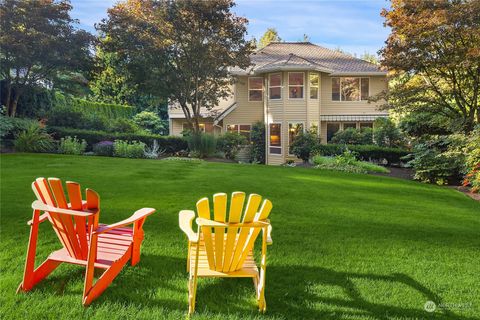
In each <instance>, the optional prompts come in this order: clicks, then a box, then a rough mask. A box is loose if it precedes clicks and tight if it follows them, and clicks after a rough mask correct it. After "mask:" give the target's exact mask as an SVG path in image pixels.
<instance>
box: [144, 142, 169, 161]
mask: <svg viewBox="0 0 480 320" xmlns="http://www.w3.org/2000/svg"><path fill="white" fill-rule="evenodd" d="M163 153H165V150H160V146H159V145H158V142H157V140H153V145H152V147H151V148H149V147H147V148H146V149H145V158H147V159H157V158H158V157H159V156H160V155H162V154H163Z"/></svg>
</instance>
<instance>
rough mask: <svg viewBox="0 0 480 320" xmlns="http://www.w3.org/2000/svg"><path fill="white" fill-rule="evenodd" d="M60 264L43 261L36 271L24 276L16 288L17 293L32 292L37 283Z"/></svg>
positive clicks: (48, 260)
mask: <svg viewBox="0 0 480 320" xmlns="http://www.w3.org/2000/svg"><path fill="white" fill-rule="evenodd" d="M61 263H62V262H61V261H55V260H50V259H47V260H45V261H44V262H43V263H42V264H41V265H40V266H39V267H38V268H37V269H35V270H34V271H31V272H30V273H29V274H28V275H27V274H25V275H24V278H23V281H22V282H21V283H20V285H19V286H18V289H17V293H19V292H21V291H30V290H32V288H33V287H34V286H35V285H36V284H37V283H39V282H40V281H42V280H43V279H45V278H46V277H47V276H48V275H49V274H50V273H52V272H53V270H55V269H56V268H57V267H58V266H59V265H60V264H61Z"/></svg>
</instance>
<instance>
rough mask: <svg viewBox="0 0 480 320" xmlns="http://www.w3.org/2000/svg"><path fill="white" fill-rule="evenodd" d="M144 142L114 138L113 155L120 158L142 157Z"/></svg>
mask: <svg viewBox="0 0 480 320" xmlns="http://www.w3.org/2000/svg"><path fill="white" fill-rule="evenodd" d="M144 153H145V143H143V142H138V141H135V140H134V141H124V140H115V141H114V142H113V156H115V157H120V158H143V157H144V156H145V154H144Z"/></svg>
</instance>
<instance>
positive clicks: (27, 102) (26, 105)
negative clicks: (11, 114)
mask: <svg viewBox="0 0 480 320" xmlns="http://www.w3.org/2000/svg"><path fill="white" fill-rule="evenodd" d="M0 90H1V93H0V102H1V104H2V105H6V104H7V98H8V97H7V91H8V88H7V81H6V80H0ZM54 100H55V97H54V93H53V91H52V90H48V89H46V88H44V87H39V86H28V87H26V88H25V90H23V92H22V94H21V95H20V97H19V99H18V102H17V109H16V116H18V117H28V118H43V117H45V115H46V114H48V111H49V110H50V109H51V108H52V106H53V103H54ZM5 115H7V113H5Z"/></svg>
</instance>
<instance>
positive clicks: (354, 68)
mask: <svg viewBox="0 0 480 320" xmlns="http://www.w3.org/2000/svg"><path fill="white" fill-rule="evenodd" d="M250 58H251V61H252V64H253V66H252V67H251V68H249V69H247V70H240V69H232V73H238V74H251V73H264V72H272V71H281V70H292V69H297V70H299V69H300V70H318V71H323V72H327V73H330V74H357V73H358V74H362V73H364V74H386V72H385V71H382V70H381V69H380V68H379V67H378V66H377V65H375V64H372V63H370V62H367V61H364V60H361V59H358V58H355V57H352V56H349V55H347V54H344V53H341V52H338V51H334V50H330V49H327V48H324V47H321V46H318V45H315V44H312V43H310V42H272V43H270V44H269V45H267V46H266V47H265V48H263V49H261V50H259V51H257V52H255V53H254V54H252V55H251V57H250Z"/></svg>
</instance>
